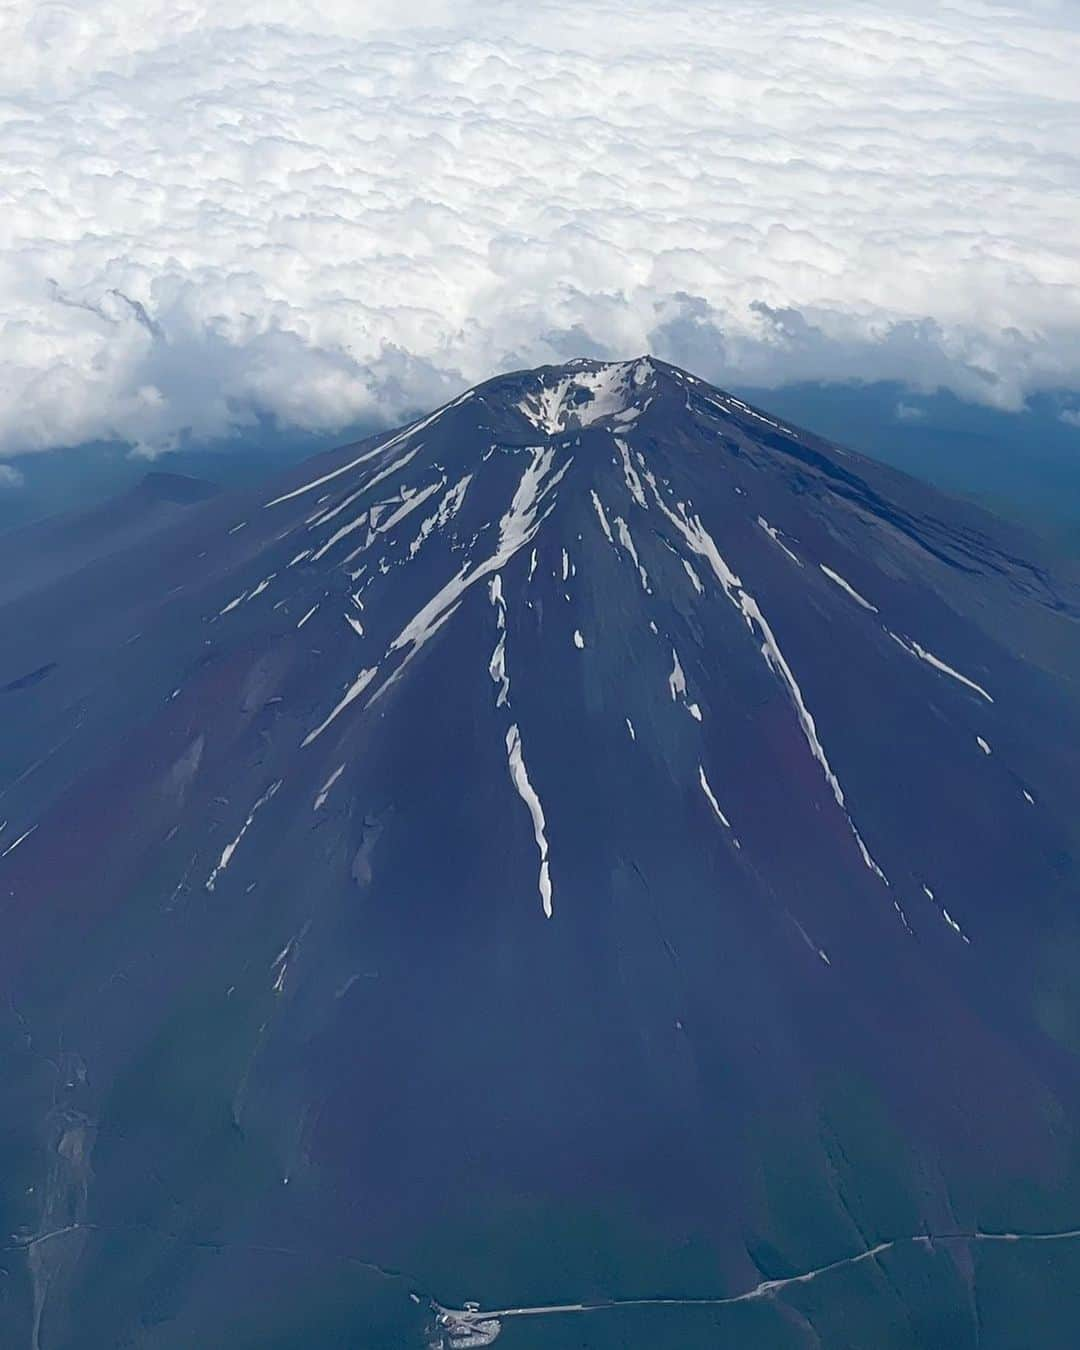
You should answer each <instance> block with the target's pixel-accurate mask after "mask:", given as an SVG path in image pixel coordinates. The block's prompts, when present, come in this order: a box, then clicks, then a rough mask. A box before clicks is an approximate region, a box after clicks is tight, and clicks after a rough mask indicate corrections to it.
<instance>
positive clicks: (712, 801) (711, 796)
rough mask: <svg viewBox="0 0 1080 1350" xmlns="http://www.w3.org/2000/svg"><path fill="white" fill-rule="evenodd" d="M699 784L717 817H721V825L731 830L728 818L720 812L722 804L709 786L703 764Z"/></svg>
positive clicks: (699, 773)
mask: <svg viewBox="0 0 1080 1350" xmlns="http://www.w3.org/2000/svg"><path fill="white" fill-rule="evenodd" d="M698 782H699V783H700V784H701V790H702V792H704V794H705V796H706V797H707V798H708V799H709V805H710V806H711V807H712V809H713V810H714V811H715V812H716V814H717V816H719V818H720V821H721V823H722V824H723V825H725V826H726V827H727V829H729V830H730V829H731V821H730V820H728V818H727V816H725V815H724V813H723V811H721V810H720V803H719V802H718V801H717V800H716V794H715V793H714V792H713V790H712V788H711V787H710V786H709V780H708V779H707V778H706V777H705V769H704V766H703V765H701V764H699V765H698Z"/></svg>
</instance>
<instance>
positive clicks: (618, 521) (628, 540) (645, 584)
mask: <svg viewBox="0 0 1080 1350" xmlns="http://www.w3.org/2000/svg"><path fill="white" fill-rule="evenodd" d="M615 528H616V529H617V530H618V532H619V543H620V544H622V546H623V548H624V549H625V550H626V552H627V553H628V554H629V555H630V557H631V558H632V559H633V563H634V566H635V567H636V568H637V574H638V578H639V579H640V581H641V589H642V590H643V591H645V592H646V593H649V576H648V573H647V572H646V571H645V569H644V567H642V565H641V559H640V558H639V557H638V555H637V549H636V548H635V547H634V540H633V536H632V535H631V534H630V527H629V526H628V525H627V523H626V521H625V520H623V518H622V516H616V517H615Z"/></svg>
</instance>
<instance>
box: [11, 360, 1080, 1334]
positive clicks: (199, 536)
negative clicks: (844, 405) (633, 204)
mask: <svg viewBox="0 0 1080 1350" xmlns="http://www.w3.org/2000/svg"><path fill="white" fill-rule="evenodd" d="M181 496H183V494H181ZM18 538H19V537H18V536H14V537H13V540H9V541H8V542H7V545H6V548H7V556H9V557H15V558H17V554H18V549H17V547H16V546H17V544H18ZM13 541H14V542H13ZM117 541H119V542H117ZM80 549H81V550H82V551H81V552H80V554H79V559H78V561H77V565H76V564H75V563H72V564H71V565H70V566H67V565H66V566H65V567H64V568H63V569H62V571H61V573H60V574H59V575H57V574H56V573H54V574H52V575H43V576H41V577H38V578H36V579H35V578H33V577H28V578H27V579H24V584H22V585H20V586H19V587H18V588H16V589H17V592H18V593H17V594H14V595H13V596H12V597H11V598H9V599H8V601H7V602H6V603H5V604H4V605H3V607H2V609H0V615H2V618H3V631H4V634H5V638H4V643H3V649H2V656H3V665H2V669H0V686H3V697H2V704H0V706H2V707H3V710H4V713H5V717H4V735H3V738H2V746H3V750H2V762H0V782H2V797H3V800H2V802H0V820H5V821H6V823H5V825H4V828H3V831H2V832H0V854H2V856H0V904H2V906H3V928H2V934H3V941H2V943H0V1034H2V1041H0V1045H2V1048H3V1058H2V1061H0V1062H2V1064H3V1075H2V1079H0V1103H2V1105H0V1182H2V1196H0V1207H2V1225H3V1226H2V1228H0V1231H2V1233H3V1234H4V1235H5V1236H4V1238H3V1239H2V1242H0V1245H3V1246H4V1253H3V1256H2V1258H0V1267H2V1272H3V1273H2V1275H0V1340H2V1342H3V1344H4V1345H5V1346H12V1347H27V1350H75V1348H76V1347H78V1348H79V1350H84V1348H85V1350H102V1348H103V1347H113V1346H117V1347H119V1346H123V1347H147V1348H150V1347H152V1348H153V1350H166V1348H168V1350H173V1348H174V1347H175V1348H177V1350H179V1347H191V1346H199V1347H222V1348H224V1347H229V1348H230V1350H233V1348H235V1347H252V1348H253V1347H286V1346H289V1347H301V1346H303V1347H316V1348H321V1347H346V1346H348V1347H363V1348H364V1350H373V1348H374V1347H395V1350H409V1347H417V1350H419V1348H420V1347H423V1346H425V1345H431V1346H443V1347H445V1348H446V1350H449V1348H450V1347H463V1346H466V1345H479V1344H489V1343H490V1342H491V1341H492V1340H493V1339H495V1338H496V1337H498V1339H499V1343H500V1346H501V1345H504V1344H505V1345H506V1346H507V1347H508V1348H509V1347H517V1348H519V1350H524V1348H525V1347H545V1350H554V1348H555V1347H567V1346H574V1347H578V1346H581V1347H585V1346H588V1347H613V1346H630V1347H638V1346H641V1347H664V1348H668V1347H670V1348H671V1350H675V1348H676V1347H678V1350H697V1347H710V1350H717V1347H731V1348H732V1350H736V1348H737V1350H800V1348H801V1347H806V1348H807V1350H809V1348H810V1347H829V1348H830V1350H832V1348H833V1347H849V1346H850V1347H859V1348H860V1350H869V1348H870V1347H873V1350H887V1348H888V1347H905V1348H907V1347H925V1348H927V1350H931V1348H934V1347H946V1346H947V1347H949V1348H950V1350H965V1348H967V1347H970V1348H971V1350H975V1348H976V1347H980V1348H981V1350H1015V1347H1017V1346H1019V1345H1027V1344H1032V1343H1034V1341H1033V1340H1032V1329H1033V1328H1038V1335H1037V1336H1035V1338H1034V1339H1035V1340H1036V1341H1037V1343H1038V1344H1039V1346H1040V1350H1048V1347H1057V1346H1061V1347H1065V1346H1068V1347H1074V1346H1075V1344H1076V1341H1077V1336H1078V1334H1080V1302H1078V1296H1077V1292H1076V1291H1077V1290H1078V1289H1080V1241H1078V1240H1076V1235H1075V1234H1074V1231H1073V1230H1077V1229H1080V1147H1078V1145H1080V1140H1078V1134H1077V1131H1078V1126H1080V1072H1078V1060H1077V1054H1078V1052H1080V990H1078V982H1077V974H1076V972H1077V970H1078V969H1080V908H1078V899H1080V897H1078V893H1077V878H1078V869H1077V862H1076V858H1077V790H1076V785H1077V781H1078V769H1080V692H1078V673H1080V641H1078V638H1080V624H1078V617H1080V592H1078V590H1077V587H1076V584H1075V580H1074V579H1070V578H1069V577H1067V576H1064V575H1062V574H1061V573H1060V572H1058V573H1054V572H1052V571H1050V570H1048V568H1047V567H1046V566H1045V565H1043V564H1040V563H1039V562H1038V561H1037V560H1036V561H1033V560H1032V558H1031V554H1030V549H1029V546H1028V545H1027V544H1026V543H1025V542H1024V540H1023V539H1022V538H1019V537H1016V536H1013V535H1011V534H1010V533H1008V532H1007V531H1006V530H1005V528H1004V527H1002V526H998V525H996V524H995V523H994V522H993V521H992V520H991V519H990V518H989V517H984V516H982V515H980V514H978V513H977V512H975V511H973V510H972V509H969V508H966V507H961V506H957V505H954V504H952V503H950V502H949V501H948V500H947V499H945V498H942V497H940V496H939V495H938V494H936V493H935V492H933V491H932V490H931V489H928V488H925V487H922V486H920V485H918V484H916V483H914V482H912V481H911V480H909V479H907V478H905V477H903V476H902V475H900V474H897V473H894V472H893V471H891V470H889V469H886V468H883V467H881V466H879V465H875V464H872V463H870V462H869V461H867V460H865V459H863V458H861V457H859V456H856V455H852V454H849V453H846V452H844V451H842V450H839V449H837V448H836V447H834V446H831V445H829V444H826V443H824V442H822V441H819V440H817V439H815V438H813V437H810V436H807V435H805V434H803V433H800V432H798V431H797V430H795V429H793V428H791V427H788V426H785V425H782V424H779V423H778V422H776V421H775V420H773V419H772V418H771V417H769V416H767V415H766V414H765V413H763V412H761V411H758V410H756V409H754V408H751V407H749V406H747V405H745V404H743V403H741V402H739V401H738V400H736V399H733V398H731V397H729V396H726V395H724V394H722V393H721V392H719V391H718V390H716V389H713V388H711V387H709V386H707V385H705V384H702V383H701V382H699V381H698V380H696V379H694V378H693V377H692V376H690V375H687V374H684V373H683V372H681V371H679V370H676V369H674V368H672V367H670V366H666V365H663V364H661V363H659V362H654V361H650V360H646V359H643V360H640V361H636V362H628V363H625V364H618V365H600V364H597V363H594V362H587V361H580V362H575V363H572V364H571V365H569V366H566V367H563V368H559V369H553V368H546V369H543V370H539V371H534V372H531V373H523V374H515V375H510V376H506V377H504V378H500V379H496V380H493V381H491V382H490V383H488V384H485V385H482V386H480V387H478V388H477V389H475V390H473V391H472V392H471V393H469V394H466V395H465V396H463V397H462V398H459V399H457V400H456V401H455V402H453V403H451V404H449V405H448V406H447V407H445V408H443V409H441V410H440V411H438V412H436V413H434V414H432V415H431V416H429V417H426V418H423V419H422V420H420V421H418V422H416V423H415V424H413V425H412V426H409V427H407V428H405V429H404V430H401V431H399V432H397V433H394V434H392V435H382V436H379V437H376V438H373V439H371V440H369V441H366V442H363V443H361V444H359V445H356V446H351V447H348V448H347V449H344V450H341V451H337V452H335V453H333V454H330V455H326V456H323V457H321V458H320V459H318V460H315V461H313V462H311V463H309V464H308V465H306V466H304V467H303V468H302V469H300V470H294V471H292V472H291V473H290V474H289V475H288V476H287V477H286V478H284V479H283V480H282V481H280V482H279V483H277V484H276V485H275V486H274V487H273V488H271V489H267V490H264V491H263V492H261V493H259V494H252V493H250V492H246V493H244V494H239V495H238V494H221V495H218V496H213V497H210V498H208V499H207V500H205V501H202V502H197V503H194V504H190V503H189V504H188V505H186V506H185V507H184V509H183V510H182V511H180V512H178V514H177V516H176V519H175V520H173V521H171V522H170V523H168V524H167V525H163V526H161V527H160V528H158V527H155V529H154V530H153V531H152V532H147V533H146V534H145V535H144V536H142V537H138V531H134V532H133V533H130V534H129V533H128V532H127V526H125V533H124V534H123V538H122V539H121V538H120V536H119V535H117V536H116V537H115V538H114V542H113V544H112V545H110V546H109V547H108V548H107V549H105V550H104V552H103V553H97V552H96V551H95V550H94V549H93V548H91V547H88V546H86V545H84V544H80ZM11 565H17V563H13V564H11ZM470 1300H475V1301H476V1303H477V1304H478V1307H477V1308H471V1307H466V1304H467V1302H468V1301H470ZM455 1309H456V1311H455Z"/></svg>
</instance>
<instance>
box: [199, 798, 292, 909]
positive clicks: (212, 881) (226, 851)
mask: <svg viewBox="0 0 1080 1350" xmlns="http://www.w3.org/2000/svg"><path fill="white" fill-rule="evenodd" d="M281 784H282V779H280V778H279V779H278V780H277V782H275V783H271V784H270V786H269V787H268V788H267V789H266V791H265V792H264V793H263V795H262V796H261V797H260V798H259V800H258V801H257V802H256V803H255V805H254V806H253V807H252V808H251V811H250V813H249V815H248V818H247V820H245V821H244V823H243V825H241V826H240V833H239V834H238V835H237V836H236V838H235V839H234V840H232V842H231V843H228V844H226V845H225V847H224V848H223V849H222V851H221V857H220V858H219V859H218V864H217V866H216V867H215V868H214V870H213V871H212V872H211V873H210V875H209V877H208V878H207V881H206V889H207V890H208V891H212V890H213V889H214V886H215V885H216V883H217V879H218V877H219V876H220V875H221V873H222V872H224V871H225V869H226V867H228V865H229V863H230V862H232V856H233V854H234V853H235V852H236V850H237V848H239V846H240V840H241V839H243V837H244V835H245V834H247V832H248V830H249V829H250V828H251V822H252V821H253V820H254V819H255V816H256V815H257V813H258V812H259V810H260V809H261V808H262V807H264V806H265V805H266V803H267V802H268V801H269V800H270V798H271V797H273V795H274V793H275V792H277V790H278V788H279V787H280V786H281Z"/></svg>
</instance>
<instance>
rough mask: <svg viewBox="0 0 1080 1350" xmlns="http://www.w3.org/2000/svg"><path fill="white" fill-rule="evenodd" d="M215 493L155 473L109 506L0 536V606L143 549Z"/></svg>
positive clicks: (193, 481)
mask: <svg viewBox="0 0 1080 1350" xmlns="http://www.w3.org/2000/svg"><path fill="white" fill-rule="evenodd" d="M216 492H217V487H216V486H215V485H214V484H213V483H208V482H204V481H203V480H202V479H199V478H189V477H187V476H186V475H185V474H178V473H162V472H161V471H160V470H157V471H153V472H151V473H148V474H146V475H145V476H144V477H143V479H142V481H141V482H139V483H136V485H135V486H134V487H133V488H130V489H129V490H128V491H127V492H124V493H121V494H119V495H118V496H116V497H114V498H112V499H111V500H109V501H105V502H102V503H101V504H99V505H96V506H92V507H89V508H88V509H84V510H81V511H70V512H64V513H63V514H62V515H57V516H53V517H50V518H49V519H46V520H42V521H36V522H35V523H34V524H32V525H25V526H23V527H22V528H21V529H16V530H11V531H10V532H7V533H3V534H0V605H2V604H7V603H8V602H9V601H11V600H14V599H17V598H18V597H20V596H24V595H26V594H28V593H29V592H30V591H32V590H35V589H37V588H39V587H41V586H48V585H52V584H55V583H56V582H58V581H60V580H62V579H63V578H65V577H68V576H71V574H72V573H74V572H78V571H81V570H82V568H84V567H86V566H87V564H89V563H92V562H94V561H95V560H97V559H98V558H104V557H107V556H109V555H110V554H117V553H122V552H124V551H125V550H127V549H130V548H135V547H138V546H140V545H144V544H145V541H146V540H147V539H148V538H149V536H150V535H152V534H156V533H157V532H158V530H161V529H167V528H168V527H169V526H170V525H173V524H175V523H176V522H177V521H178V520H180V519H181V518H182V516H183V515H184V514H185V513H186V511H187V509H188V508H189V507H190V506H193V505H195V504H196V503H198V502H203V501H205V500H206V499H207V498H208V497H212V496H213V495H214V494H215V493H216Z"/></svg>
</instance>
